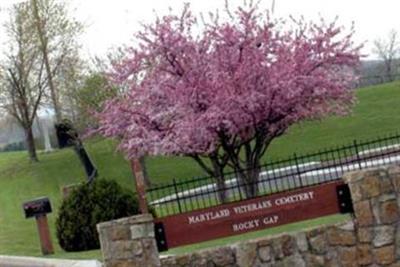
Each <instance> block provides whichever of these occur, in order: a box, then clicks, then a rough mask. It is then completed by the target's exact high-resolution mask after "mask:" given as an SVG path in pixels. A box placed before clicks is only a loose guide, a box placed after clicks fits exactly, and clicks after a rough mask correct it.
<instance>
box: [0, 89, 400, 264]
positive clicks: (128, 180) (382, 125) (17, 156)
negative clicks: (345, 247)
mask: <svg viewBox="0 0 400 267" xmlns="http://www.w3.org/2000/svg"><path fill="white" fill-rule="evenodd" d="M357 99H358V102H357V105H356V106H355V108H354V112H353V114H351V115H350V116H348V117H344V118H328V119H326V120H324V121H321V122H306V123H303V124H301V125H295V126H293V127H292V128H291V129H290V131H289V132H288V133H287V134H286V135H284V136H282V137H281V138H279V139H277V140H275V141H274V142H273V144H272V145H271V147H270V149H269V150H268V152H267V154H266V156H265V160H269V159H277V158H284V157H287V156H289V155H292V154H293V153H294V152H296V153H297V154H301V153H306V152H312V151H315V150H319V149H322V148H326V147H331V146H335V145H341V144H347V143H350V142H352V140H354V139H357V140H363V139H368V138H376V137H378V136H382V135H385V134H387V133H393V132H396V131H397V130H398V129H399V128H400V127H399V126H400V116H399V114H400V83H399V82H396V83H390V84H384V85H380V86H374V87H369V88H364V89H360V90H358V91H357ZM86 147H87V149H88V151H89V153H90V155H91V156H92V159H93V161H94V163H95V164H96V166H97V167H98V169H99V173H100V176H101V177H104V178H107V179H115V180H117V181H118V182H119V183H120V184H121V185H122V186H124V187H125V188H128V189H131V190H134V182H133V179H132V175H131V171H130V167H129V164H128V163H127V162H126V161H125V160H124V158H123V156H121V155H120V154H119V153H117V152H115V144H114V143H113V142H112V141H110V140H100V139H99V140H91V141H90V142H88V143H87V144H86ZM39 158H40V162H39V163H37V164H31V163H29V161H28V160H27V155H26V152H15V153H13V152H10V153H0V254H8V255H32V256H39V255H40V250H39V245H38V238H37V234H36V225H35V221H34V220H32V219H30V220H26V219H25V218H24V216H23V212H22V207H21V205H22V203H23V202H24V201H26V200H29V199H32V198H36V197H39V196H48V197H49V198H50V199H51V201H52V205H53V210H54V213H53V214H51V215H50V216H49V224H50V226H51V230H52V234H53V240H54V243H57V242H56V238H55V234H54V221H55V218H56V214H57V210H58V207H59V205H60V201H61V193H60V190H61V187H62V186H64V185H68V184H71V183H78V182H81V181H84V179H85V178H84V177H85V175H84V171H83V169H82V167H81V165H80V162H79V160H78V159H77V157H76V156H75V154H74V153H73V151H72V150H71V149H65V150H62V151H55V152H53V153H49V154H43V153H41V154H39ZM148 171H149V174H150V177H151V178H152V181H153V183H154V184H161V183H163V182H168V181H170V180H171V179H172V178H176V179H178V180H181V179H187V178H191V177H193V176H201V175H203V172H202V171H201V170H200V168H198V167H197V165H196V164H195V163H194V162H192V160H191V159H188V158H183V157H154V158H151V159H149V161H148ZM317 221H318V220H317ZM321 222H324V221H323V220H321ZM284 231H286V230H285V229H284ZM239 238H242V237H239ZM223 242H226V241H223ZM56 252H57V253H56V255H55V256H56V257H66V258H91V257H99V255H100V254H99V252H98V251H93V252H86V253H68V254H66V253H63V252H62V251H61V250H60V248H59V247H57V248H56Z"/></svg>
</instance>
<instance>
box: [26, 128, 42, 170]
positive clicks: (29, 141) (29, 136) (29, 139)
mask: <svg viewBox="0 0 400 267" xmlns="http://www.w3.org/2000/svg"><path fill="white" fill-rule="evenodd" d="M25 138H26V146H27V149H28V154H29V159H30V161H31V162H38V161H39V160H38V157H37V154H36V147H35V140H34V137H33V132H32V126H29V127H27V128H25Z"/></svg>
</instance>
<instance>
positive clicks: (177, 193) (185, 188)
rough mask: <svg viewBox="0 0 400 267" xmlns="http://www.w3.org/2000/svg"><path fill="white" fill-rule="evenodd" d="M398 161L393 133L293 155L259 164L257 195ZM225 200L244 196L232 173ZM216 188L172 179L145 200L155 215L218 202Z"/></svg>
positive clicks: (398, 141)
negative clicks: (260, 165)
mask: <svg viewBox="0 0 400 267" xmlns="http://www.w3.org/2000/svg"><path fill="white" fill-rule="evenodd" d="M392 163H400V135H399V134H394V135H389V136H385V137H382V138H378V139H374V140H366V141H362V142H359V141H356V140H354V142H352V143H351V144H348V145H344V146H338V147H335V148H332V149H326V150H323V151H320V152H317V153H310V154H305V155H296V154H294V155H293V156H292V157H290V158H287V159H285V160H278V161H273V162H268V163H266V164H264V165H262V167H261V172H260V175H259V179H258V181H257V182H256V184H257V187H258V196H265V195H269V194H273V193H278V192H284V191H289V190H294V189H298V188H302V187H306V186H311V185H318V184H322V183H326V182H330V181H335V180H338V179H341V177H342V175H343V174H344V173H345V172H349V171H354V170H358V169H364V168H369V167H376V166H382V165H387V164H392ZM225 177H226V181H225V186H226V194H227V196H228V202H234V201H240V200H243V199H245V195H244V191H243V184H241V182H240V181H239V180H238V179H237V175H236V174H235V173H234V172H231V173H227V174H226V176H225ZM218 193H219V189H218V188H217V186H216V184H215V179H214V178H213V177H199V178H192V179H190V180H180V181H177V180H175V179H174V180H173V181H172V182H171V183H169V184H165V185H162V186H158V187H153V188H150V189H149V190H148V191H147V199H148V203H149V205H150V206H152V207H153V208H154V209H155V211H156V213H157V216H158V217H164V216H168V215H173V214H179V213H182V212H187V211H193V210H197V209H201V208H206V207H212V206H216V205H219V204H221V203H220V201H219V198H218Z"/></svg>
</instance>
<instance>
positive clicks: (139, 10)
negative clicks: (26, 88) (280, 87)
mask: <svg viewBox="0 0 400 267" xmlns="http://www.w3.org/2000/svg"><path fill="white" fill-rule="evenodd" d="M18 1H19V0H0V9H1V10H0V23H1V22H3V21H4V19H5V18H6V17H7V13H6V12H5V11H4V10H5V8H6V7H7V6H9V5H10V4H11V3H14V2H18ZM69 2H70V3H71V6H72V7H73V8H74V9H75V10H73V12H72V13H73V14H74V15H75V16H76V18H77V19H78V20H80V21H82V22H84V23H85V25H86V31H85V33H84V34H83V35H82V37H81V42H82V45H83V50H84V54H85V55H88V56H93V55H100V56H101V55H104V54H105V53H106V52H107V50H108V49H109V48H110V47H113V46H119V45H121V44H123V43H128V44H129V43H130V42H132V34H133V33H134V32H135V31H137V30H138V29H140V22H151V21H152V20H153V19H154V11H156V12H157V14H159V15H162V14H165V13H167V12H168V8H169V7H172V9H174V10H180V9H181V8H182V5H183V2H184V1H181V0H145V1H134V0H112V1H109V0H69ZM188 2H190V3H191V5H192V9H193V11H194V12H195V13H200V12H203V13H207V12H208V11H213V10H215V9H216V8H219V9H222V8H223V7H224V0H191V1H188ZM230 3H232V4H238V3H242V0H230ZM271 3H272V0H261V8H263V9H267V8H270V7H271ZM399 10H400V1H399V0H380V1H377V0H364V1H363V0H330V1H327V0H325V1H322V0H301V1H300V0H276V3H275V15H276V16H277V17H284V18H287V17H288V15H293V16H295V17H298V16H301V15H303V16H304V17H305V18H306V19H313V20H317V19H318V18H319V16H320V15H321V16H322V17H323V18H325V19H326V20H328V21H329V20H332V19H333V18H334V17H335V16H339V23H340V24H343V25H345V26H347V27H350V25H351V22H352V21H354V22H355V27H356V36H355V38H356V41H357V42H359V43H361V42H364V41H367V43H366V44H365V48H364V50H363V53H364V54H369V57H373V55H371V48H372V43H373V40H375V39H376V38H379V37H381V38H385V37H386V36H387V34H388V32H389V31H390V30H391V29H395V30H397V31H398V32H399V33H400V20H399V19H398V16H399ZM3 36H4V32H3V31H2V30H1V29H0V44H3V49H4V38H3ZM0 52H1V46H0Z"/></svg>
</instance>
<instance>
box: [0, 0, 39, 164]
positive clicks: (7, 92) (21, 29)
mask: <svg viewBox="0 0 400 267" xmlns="http://www.w3.org/2000/svg"><path fill="white" fill-rule="evenodd" d="M29 11H30V10H29V6H28V5H27V4H24V3H23V4H18V5H15V6H14V7H13V8H12V10H11V19H10V21H9V22H8V23H7V24H6V25H5V27H6V29H7V34H8V37H9V50H8V52H7V53H6V60H5V61H4V62H2V63H1V66H0V81H1V84H0V96H1V107H2V108H3V109H5V110H6V111H7V112H8V113H9V114H10V115H11V116H13V117H14V118H15V119H16V120H17V122H18V123H19V125H20V126H21V127H22V128H23V129H24V131H25V136H26V143H27V148H28V152H29V157H30V160H31V161H33V162H36V161H38V158H37V155H36V148H35V141H34V136H33V131H32V125H33V122H34V119H35V117H36V112H37V110H38V107H39V105H40V103H41V100H42V97H43V94H44V89H45V84H46V79H45V77H44V75H43V68H44V65H43V61H42V57H41V55H40V51H39V50H38V49H37V47H36V46H35V36H34V34H33V31H32V24H31V23H30V22H29V20H28V14H29Z"/></svg>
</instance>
